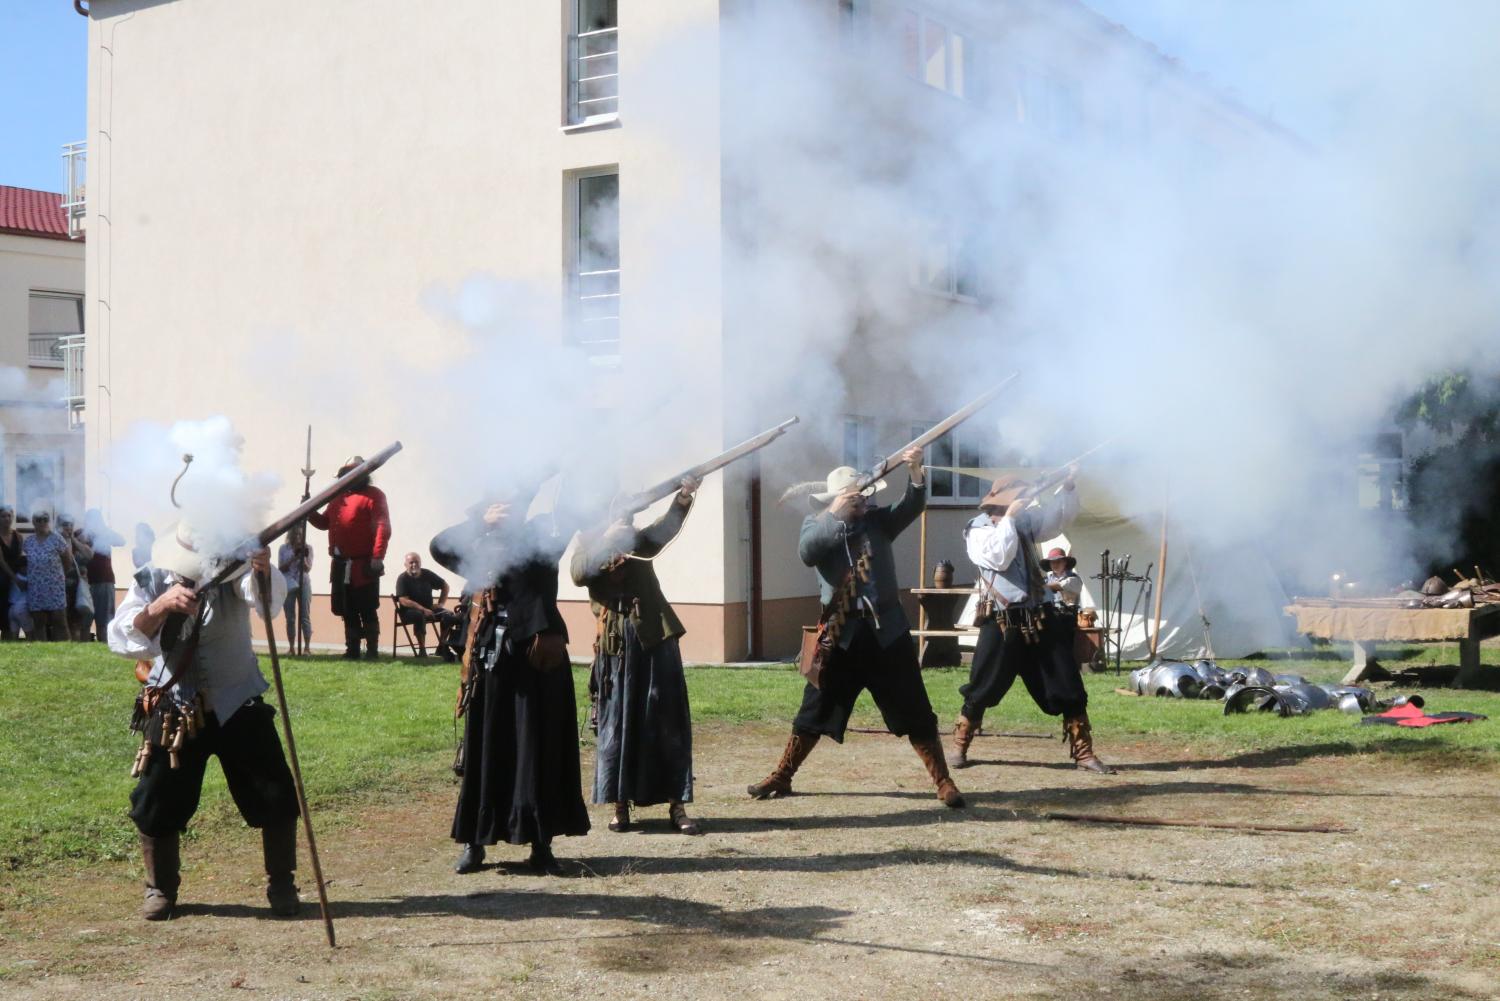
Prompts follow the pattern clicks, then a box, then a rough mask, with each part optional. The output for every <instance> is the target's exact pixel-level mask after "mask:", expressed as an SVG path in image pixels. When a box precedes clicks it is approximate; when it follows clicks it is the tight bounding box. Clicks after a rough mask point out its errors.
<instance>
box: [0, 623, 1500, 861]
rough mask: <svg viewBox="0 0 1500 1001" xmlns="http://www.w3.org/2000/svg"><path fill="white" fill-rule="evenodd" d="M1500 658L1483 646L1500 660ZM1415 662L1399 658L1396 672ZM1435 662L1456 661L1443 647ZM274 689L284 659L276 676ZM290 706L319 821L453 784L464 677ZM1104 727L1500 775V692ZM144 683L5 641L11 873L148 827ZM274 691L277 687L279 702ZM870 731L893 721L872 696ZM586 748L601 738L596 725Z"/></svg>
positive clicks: (121, 846)
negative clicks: (1403, 715)
mask: <svg viewBox="0 0 1500 1001" xmlns="http://www.w3.org/2000/svg"><path fill="white" fill-rule="evenodd" d="M1496 654H1497V651H1494V650H1486V651H1485V655H1486V660H1487V661H1490V662H1494V661H1495V660H1496V659H1500V658H1497V657H1496ZM1399 656H1403V654H1398V653H1397V652H1395V651H1389V652H1387V658H1388V659H1387V663H1388V664H1391V665H1392V666H1396V658H1397V657H1399ZM1424 659H1435V660H1436V662H1439V663H1442V662H1447V663H1452V661H1453V660H1455V659H1456V657H1454V656H1452V655H1451V653H1450V655H1449V656H1448V658H1447V660H1446V661H1445V660H1444V655H1443V654H1442V652H1441V651H1435V652H1434V651H1423V652H1420V653H1415V654H1413V655H1412V656H1411V657H1410V658H1409V659H1406V660H1404V661H1401V662H1400V663H1401V666H1407V665H1410V664H1413V663H1421V662H1423V661H1424ZM1255 663H1259V664H1261V665H1262V666H1266V667H1268V668H1270V669H1271V670H1273V671H1277V672H1296V673H1301V674H1304V675H1306V676H1308V677H1309V678H1311V679H1313V680H1320V681H1321V680H1331V679H1335V678H1337V677H1338V675H1339V674H1340V673H1341V671H1342V670H1343V664H1342V663H1341V662H1339V661H1337V660H1333V659H1325V660H1293V659H1276V660H1273V661H1265V660H1261V661H1256V662H1255ZM265 670H266V673H267V676H268V677H269V673H270V668H269V665H267V666H266V667H265ZM284 671H285V676H286V684H287V696H288V699H289V700H290V701H291V704H292V722H293V724H294V727H295V732H296V736H297V746H298V750H299V751H300V752H301V757H302V767H303V772H304V776H305V778H306V780H307V786H308V795H309V799H310V801H311V803H312V806H313V809H314V811H315V813H316V814H317V815H318V816H319V821H320V823H321V824H338V823H340V822H343V821H344V820H346V819H347V818H349V817H350V816H351V812H350V811H349V810H348V809H347V808H348V807H350V806H353V805H356V804H361V803H368V802H375V801H380V800H383V799H384V800H389V799H390V798H392V797H395V796H398V795H400V794H402V793H403V792H407V791H410V790H412V789H414V788H416V789H430V790H441V789H444V788H446V787H448V786H449V784H450V782H451V774H450V773H449V771H448V766H449V764H450V763H451V760H452V753H453V736H454V733H453V724H452V717H451V712H452V705H453V696H454V690H455V687H456V684H457V677H458V672H457V667H456V666H454V665H447V664H438V663H432V664H428V665H413V664H411V663H410V662H407V661H402V662H400V663H392V662H390V661H381V662H375V663H368V662H361V663H348V662H345V661H342V660H338V659H334V658H330V657H312V658H304V659H289V660H287V661H285V662H284ZM574 673H575V680H576V683H577V690H578V693H579V718H580V722H582V721H583V720H584V718H585V717H586V714H587V710H588V705H587V699H586V697H585V695H584V692H585V684H586V681H587V671H586V670H584V669H581V668H575V672H574ZM925 677H926V680H927V686H928V690H929V692H930V693H931V695H932V701H933V704H934V707H935V709H936V710H937V713H938V716H939V719H940V720H941V722H942V725H943V727H944V729H945V730H946V728H947V726H948V724H949V723H950V722H951V721H952V719H953V717H954V715H955V714H956V713H957V711H958V708H959V697H958V687H959V685H960V684H962V683H963V681H964V679H965V677H966V675H965V673H964V672H962V671H960V670H957V669H952V670H930V671H928V672H926V675H925ZM1086 680H1087V684H1088V687H1089V691H1090V696H1091V703H1090V715H1091V716H1092V718H1093V721H1094V728H1095V732H1096V734H1097V735H1098V740H1099V745H1100V748H1101V750H1103V751H1105V752H1106V753H1107V752H1108V749H1109V748H1110V746H1111V744H1112V743H1113V742H1117V741H1121V740H1124V739H1127V738H1135V737H1147V738H1156V739H1158V740H1160V741H1161V742H1163V743H1168V744H1173V745H1178V746H1181V747H1183V748H1184V749H1186V750H1187V751H1188V753H1189V754H1190V755H1191V756H1192V757H1195V758H1233V757H1234V756H1235V755H1256V754H1272V755H1275V756H1278V757H1301V756H1308V755H1315V754H1385V755H1390V756H1392V757H1393V758H1395V757H1400V758H1403V759H1406V760H1416V761H1421V762H1423V763H1426V764H1428V765H1430V766H1432V767H1483V768H1491V767H1495V766H1497V765H1500V694H1497V693H1493V692H1459V691H1453V690H1448V689H1431V690H1427V691H1425V692H1424V694H1425V695H1426V697H1427V700H1428V708H1429V709H1430V710H1444V709H1467V710H1471V711H1474V712H1480V713H1485V714H1487V715H1489V716H1490V717H1491V722H1486V723H1478V724H1464V725H1456V726H1442V727H1434V728H1430V729H1427V730H1409V731H1408V730H1395V729H1393V728H1389V727H1361V726H1357V725H1355V720H1354V719H1353V718H1351V717H1348V716H1345V715H1343V714H1341V713H1338V712H1324V713H1319V714H1317V715H1314V716H1310V717H1302V718H1293V719H1276V718H1271V717H1267V716H1233V717H1225V716H1224V715H1223V713H1222V709H1221V707H1220V706H1219V704H1217V703H1209V702H1181V701H1175V700H1167V699H1136V698H1127V697H1124V696H1119V695H1115V694H1114V692H1113V689H1114V688H1115V687H1116V686H1117V685H1121V684H1124V683H1125V680H1126V679H1125V677H1124V676H1123V675H1122V676H1120V677H1116V676H1115V675H1113V674H1104V675H1089V676H1088V677H1087V679H1086ZM688 686H689V690H690V696H691V700H692V705H693V716H694V719H695V720H697V721H699V722H705V723H706V722H709V721H718V722H720V723H731V724H732V723H744V722H757V721H765V722H771V723H776V724H786V723H788V722H789V720H790V719H791V716H792V714H793V713H794V712H795V711H796V708H797V704H798V701H799V698H800V695H801V689H802V682H801V679H800V678H799V677H798V676H797V674H796V672H795V671H794V670H793V669H792V668H791V667H790V666H789V665H768V666H766V667H754V668H729V667H699V668H692V669H690V670H689V672H688ZM137 687H138V686H137V685H136V682H135V680H134V678H133V677H132V676H131V663H130V662H128V661H126V660H123V659H121V658H118V657H114V656H112V655H110V654H109V653H108V652H107V651H105V650H103V649H102V648H100V647H97V646H83V645H72V644H53V645H46V644H5V645H3V646H0V691H4V693H5V695H4V698H3V699H0V872H3V871H4V870H11V871H12V872H14V871H17V870H22V869H26V868H30V867H34V866H37V865H44V864H49V863H57V862H64V861H72V862H93V861H99V860H104V859H112V858H122V857H125V856H126V855H127V854H129V853H131V852H132V851H133V846H134V840H135V835H134V829H133V827H132V826H131V824H130V821H129V819H128V818H127V817H126V815H125V811H126V809H127V804H128V797H129V794H130V789H131V786H132V784H133V782H132V780H131V778H130V776H129V774H128V772H129V768H130V763H131V760H132V759H133V757H134V755H135V750H136V747H137V739H136V737H135V736H134V735H133V734H131V733H129V731H128V729H127V726H128V722H129V718H130V707H131V702H132V699H133V698H134V696H135V692H136V691H137ZM268 695H269V693H268ZM853 722H854V724H855V725H856V726H879V725H880V719H879V715H878V713H877V712H876V711H875V709H874V706H873V705H872V704H871V703H870V702H869V700H868V699H864V700H862V701H861V703H860V707H859V709H858V710H857V711H856V714H855V719H854V721H853ZM985 726H986V729H988V730H990V731H991V732H995V731H1005V730H1013V731H1022V732H1033V733H1047V734H1053V733H1057V732H1058V725H1057V723H1056V722H1055V721H1054V720H1051V719H1049V718H1047V717H1045V716H1043V715H1042V714H1041V713H1040V712H1038V711H1037V710H1036V708H1035V706H1033V705H1032V704H1031V701H1030V699H1029V698H1028V697H1027V696H1026V693H1025V691H1024V689H1023V688H1022V687H1021V686H1020V685H1017V686H1016V688H1015V689H1014V690H1013V692H1012V693H1011V696H1010V697H1009V698H1007V699H1006V700H1005V702H1004V703H1002V705H1001V706H1000V707H999V708H997V709H996V710H994V711H993V712H991V713H990V715H989V716H988V717H987V719H986V721H985ZM583 732H584V737H585V742H586V743H588V742H591V739H592V738H591V735H590V734H588V732H587V730H586V729H585V730H584V731H583ZM208 774H209V779H208V782H207V784H206V786H205V790H204V797H203V805H202V807H201V809H200V811H199V814H198V817H197V819H196V820H195V822H194V824H195V829H197V830H214V829H222V828H225V827H227V826H231V825H235V824H237V823H238V817H237V814H236V813H235V810H234V807H233V804H232V803H231V801H230V800H229V797H228V794H227V792H226V791H225V789H224V785H223V779H222V777H221V776H220V774H219V772H218V770H217V769H216V768H210V769H209V773H208Z"/></svg>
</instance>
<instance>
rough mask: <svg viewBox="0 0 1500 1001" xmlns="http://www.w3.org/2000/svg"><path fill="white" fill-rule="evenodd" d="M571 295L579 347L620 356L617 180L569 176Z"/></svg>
mask: <svg viewBox="0 0 1500 1001" xmlns="http://www.w3.org/2000/svg"><path fill="white" fill-rule="evenodd" d="M573 223H574V231H573V246H574V254H573V276H572V278H573V282H572V284H573V295H574V305H575V318H576V321H577V338H578V343H579V344H580V345H582V346H583V348H584V350H586V351H587V352H588V353H589V354H591V355H596V356H611V355H618V354H619V352H620V175H619V173H618V172H616V171H609V172H595V173H588V174H577V175H574V176H573Z"/></svg>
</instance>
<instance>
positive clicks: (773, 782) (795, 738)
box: [745, 727, 820, 799]
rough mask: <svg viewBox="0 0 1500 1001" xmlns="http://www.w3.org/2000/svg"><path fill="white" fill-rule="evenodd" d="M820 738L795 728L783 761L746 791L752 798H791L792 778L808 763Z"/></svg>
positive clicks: (782, 753)
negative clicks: (804, 763) (808, 757)
mask: <svg viewBox="0 0 1500 1001" xmlns="http://www.w3.org/2000/svg"><path fill="white" fill-rule="evenodd" d="M819 736H820V735H819V734H816V733H812V732H810V731H807V730H798V729H797V728H796V727H793V728H792V736H791V739H790V740H788V741H787V742H786V749H785V750H783V751H782V752H781V760H780V761H778V762H777V763H776V767H775V768H774V769H772V770H771V774H770V775H767V776H766V777H765V778H763V779H761V780H760V781H759V782H757V783H755V785H753V786H749V787H748V788H747V789H746V790H745V791H746V792H748V793H749V794H750V798H751V799H771V798H772V797H774V796H790V795H791V794H792V776H793V775H796V774H797V769H798V768H800V767H802V762H804V761H806V760H807V756H808V755H809V754H811V753H812V749H813V747H814V745H816V744H817V743H818V738H819Z"/></svg>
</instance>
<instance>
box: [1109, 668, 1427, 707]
mask: <svg viewBox="0 0 1500 1001" xmlns="http://www.w3.org/2000/svg"><path fill="white" fill-rule="evenodd" d="M1130 690H1131V691H1133V692H1135V693H1136V694H1137V695H1153V696H1157V697H1159V698H1172V699H1210V700H1214V701H1222V702H1223V703H1224V714H1225V715H1226V716H1228V715H1230V714H1233V713H1247V712H1270V713H1276V714H1277V715H1278V716H1305V715H1307V714H1308V713H1311V712H1314V711H1316V710H1319V709H1338V710H1339V711H1340V712H1344V713H1348V714H1349V715H1351V716H1362V715H1364V714H1365V713H1374V712H1380V711H1381V710H1383V709H1387V708H1389V707H1390V706H1393V705H1404V704H1406V703H1408V702H1410V703H1411V704H1412V705H1415V706H1420V705H1422V697H1421V696H1420V695H1413V696H1409V697H1408V696H1404V695H1403V696H1399V697H1398V698H1396V699H1395V700H1394V701H1392V702H1389V703H1386V702H1381V701H1380V700H1379V699H1377V698H1376V697H1375V693H1374V692H1372V691H1371V690H1370V689H1368V688H1361V687H1359V686H1358V685H1315V684H1312V683H1310V682H1309V681H1308V680H1307V679H1306V678H1303V677H1302V676H1301V675H1300V674H1272V673H1271V672H1270V671H1267V670H1266V669H1265V668H1262V667H1237V668H1235V669H1233V670H1231V671H1226V670H1224V669H1223V668H1221V667H1219V665H1217V664H1215V663H1214V662H1213V661H1211V660H1200V661H1197V662H1195V663H1191V664H1189V663H1187V662H1185V661H1180V660H1157V661H1152V662H1151V663H1150V664H1147V665H1146V666H1145V667H1141V668H1137V669H1136V670H1134V671H1131V672H1130Z"/></svg>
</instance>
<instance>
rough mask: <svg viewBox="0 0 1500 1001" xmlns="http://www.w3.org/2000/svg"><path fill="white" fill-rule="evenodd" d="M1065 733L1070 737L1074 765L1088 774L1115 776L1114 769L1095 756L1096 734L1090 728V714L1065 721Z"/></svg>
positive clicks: (1072, 717) (1070, 717)
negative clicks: (1096, 773)
mask: <svg viewBox="0 0 1500 1001" xmlns="http://www.w3.org/2000/svg"><path fill="white" fill-rule="evenodd" d="M1063 733H1065V734H1067V737H1068V753H1069V754H1070V755H1072V757H1073V764H1075V765H1077V766H1078V767H1079V768H1081V769H1082V770H1084V771H1086V772H1098V773H1099V774H1100V775H1113V774H1115V770H1114V769H1113V768H1111V767H1109V766H1108V765H1106V764H1105V763H1104V762H1102V761H1100V760H1099V758H1098V756H1097V755H1095V754H1094V732H1093V728H1092V727H1090V726H1089V714H1088V713H1086V712H1085V713H1079V714H1078V715H1077V716H1069V717H1067V718H1066V719H1064V720H1063Z"/></svg>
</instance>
